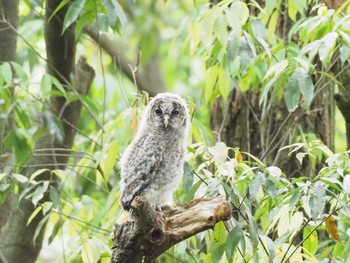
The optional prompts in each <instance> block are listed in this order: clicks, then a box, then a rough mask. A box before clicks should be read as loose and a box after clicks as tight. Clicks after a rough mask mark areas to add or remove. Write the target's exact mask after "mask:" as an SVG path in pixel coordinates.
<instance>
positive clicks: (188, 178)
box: [182, 162, 193, 193]
mask: <svg viewBox="0 0 350 263" xmlns="http://www.w3.org/2000/svg"><path fill="white" fill-rule="evenodd" d="M192 185H193V169H192V167H191V165H190V164H189V163H188V162H185V164H184V176H183V177H182V188H183V190H184V192H185V193H187V192H188V191H189V190H190V189H191V187H192Z"/></svg>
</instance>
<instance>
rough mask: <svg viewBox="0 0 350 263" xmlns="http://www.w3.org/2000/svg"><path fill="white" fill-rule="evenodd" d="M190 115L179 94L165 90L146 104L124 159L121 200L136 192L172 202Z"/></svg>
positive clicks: (128, 200)
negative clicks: (165, 91)
mask: <svg viewBox="0 0 350 263" xmlns="http://www.w3.org/2000/svg"><path fill="white" fill-rule="evenodd" d="M189 127H190V118H189V114H188V109H187V106H186V102H185V101H184V100H183V99H182V98H181V97H180V96H178V95H175V94H172V93H161V94H158V95H157V96H155V97H154V98H153V99H152V100H151V101H150V103H149V104H148V105H147V106H146V108H145V110H144V112H143V115H142V119H141V122H140V125H139V127H138V131H137V133H136V136H135V138H134V140H133V141H132V142H131V144H130V145H129V146H128V148H127V149H126V150H125V152H124V154H123V156H122V158H121V160H120V166H121V182H120V189H121V204H122V206H123V208H124V209H125V210H129V209H130V204H131V202H132V200H133V199H134V198H135V197H136V196H139V195H141V196H144V197H146V198H147V200H148V201H149V202H150V204H151V205H152V206H153V207H154V208H156V209H158V210H159V209H160V208H161V207H162V206H165V205H167V206H169V205H171V203H172V201H173V194H174V192H175V190H176V188H177V186H178V183H179V181H180V179H181V176H182V174H183V166H184V156H185V152H186V140H187V134H188V131H189Z"/></svg>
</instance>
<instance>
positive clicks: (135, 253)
mask: <svg viewBox="0 0 350 263" xmlns="http://www.w3.org/2000/svg"><path fill="white" fill-rule="evenodd" d="M131 207H132V209H131V212H130V217H131V218H132V221H126V222H125V223H124V224H122V225H116V228H115V229H114V237H115V238H114V240H113V247H112V259H111V263H119V262H135V263H139V262H145V263H151V262H153V261H154V260H155V259H156V258H157V257H158V256H160V255H161V254H162V253H164V252H165V251H166V250H168V249H169V248H171V247H172V246H174V245H175V244H177V243H179V242H181V241H182V240H185V239H187V238H189V237H191V236H193V235H196V234H198V233H200V232H202V231H205V230H208V229H213V228H214V226H215V224H216V223H218V222H220V221H226V220H228V219H230V218H231V216H232V211H233V209H232V206H231V204H230V202H229V201H226V200H225V198H224V197H222V196H218V197H214V198H201V199H195V200H193V201H191V202H190V203H188V204H186V205H185V206H182V207H177V208H176V209H175V210H171V211H170V212H169V213H167V212H166V214H164V213H163V212H157V211H155V210H154V209H153V208H152V207H151V205H150V204H149V202H148V201H147V199H146V198H145V197H143V196H137V197H136V198H135V199H134V200H133V202H132V203H131Z"/></svg>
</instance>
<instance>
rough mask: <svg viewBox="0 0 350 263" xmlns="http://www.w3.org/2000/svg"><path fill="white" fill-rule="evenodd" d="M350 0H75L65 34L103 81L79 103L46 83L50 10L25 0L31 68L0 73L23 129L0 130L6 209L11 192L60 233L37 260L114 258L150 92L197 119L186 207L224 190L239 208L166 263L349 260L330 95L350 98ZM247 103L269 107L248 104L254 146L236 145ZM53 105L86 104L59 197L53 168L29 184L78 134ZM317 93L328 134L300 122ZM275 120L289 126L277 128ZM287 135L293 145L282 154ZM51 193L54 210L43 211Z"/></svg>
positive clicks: (6, 113)
mask: <svg viewBox="0 0 350 263" xmlns="http://www.w3.org/2000/svg"><path fill="white" fill-rule="evenodd" d="M348 2H349V1H342V2H341V3H340V5H339V6H330V5H327V4H328V3H323V2H319V1H299V0H289V1H272V0H269V1H246V2H245V1H236V0H225V1H203V0H200V1H187V0H174V1H151V0H142V1H141V0H140V1H139V0H136V1H129V0H124V1H117V0H75V1H72V2H70V1H65V0H63V1H62V4H61V5H60V6H58V8H57V11H58V10H59V9H60V8H62V7H64V6H66V5H69V8H68V11H67V14H66V16H65V19H64V21H63V23H64V30H65V29H67V28H69V26H70V25H72V24H73V23H76V28H75V31H76V50H77V51H76V55H77V58H78V57H79V56H81V55H82V56H85V57H86V58H87V61H88V63H89V64H90V65H91V66H92V67H93V68H94V70H95V73H96V75H95V78H94V81H93V84H92V86H91V89H90V91H89V93H88V95H87V96H81V97H78V96H77V95H76V94H74V93H73V92H71V91H66V90H65V88H64V87H63V86H62V85H61V84H60V83H59V82H58V80H57V79H56V78H54V77H52V76H50V75H48V74H47V73H46V67H47V65H46V58H45V55H44V54H45V41H44V34H45V31H44V30H43V28H44V23H45V19H44V17H45V8H44V2H43V1H41V0H23V1H20V5H19V19H20V21H19V27H18V29H17V32H18V42H17V59H16V60H15V61H8V62H3V63H2V64H1V66H0V83H1V86H0V110H1V111H0V114H1V116H0V120H1V121H2V122H3V123H5V122H7V121H8V120H9V118H10V116H13V120H14V124H13V125H12V127H13V129H11V130H10V131H6V133H5V129H2V131H1V164H0V203H3V202H4V201H5V199H6V197H7V196H8V194H9V193H10V192H13V193H15V194H17V195H18V196H19V199H20V200H21V198H27V199H30V200H31V201H32V202H33V204H34V205H35V206H36V209H35V210H34V212H33V213H32V214H31V216H30V217H29V218H28V224H29V223H31V222H32V220H33V219H34V218H35V217H36V215H37V214H38V213H42V214H43V219H42V220H41V221H40V222H39V223H38V225H37V229H38V230H37V231H36V233H35V235H34V240H35V239H36V237H37V234H39V231H40V230H41V229H42V227H45V224H46V223H47V227H46V232H45V233H46V234H45V239H44V244H43V248H42V250H41V253H40V256H39V259H38V262H109V260H110V252H111V250H110V246H111V232H112V229H113V224H114V223H115V222H116V221H117V222H123V221H124V220H125V213H123V212H122V210H121V207H120V206H119V185H118V183H119V167H118V161H119V157H120V156H121V154H122V152H123V150H124V149H125V148H126V146H127V145H128V144H129V143H130V141H131V139H132V135H133V134H135V131H136V129H137V122H138V120H139V116H140V112H141V111H142V109H143V108H144V105H145V104H146V103H147V101H148V100H149V97H148V95H147V93H145V91H147V92H148V93H149V94H150V95H151V96H152V95H155V94H156V93H158V92H163V91H170V92H175V93H178V94H180V95H181V96H183V97H184V98H186V100H187V101H188V103H189V107H190V109H191V112H192V130H191V138H189V147H188V156H187V162H186V165H185V171H184V177H183V180H182V183H181V185H180V186H179V188H178V190H177V192H176V193H175V195H176V202H177V203H178V204H182V203H186V202H188V201H190V200H192V199H193V198H198V197H207V196H215V195H218V194H221V195H225V196H226V197H227V198H228V199H229V200H230V201H231V202H232V204H233V205H234V207H235V211H236V212H235V214H234V217H233V218H232V220H231V221H230V222H227V223H226V224H223V223H220V224H218V225H216V227H215V229H214V230H212V231H207V232H205V233H201V234H199V235H197V236H195V237H192V238H190V239H188V240H186V241H183V242H181V243H180V244H178V245H176V246H174V247H173V248H171V249H170V250H169V251H167V252H166V253H165V254H164V255H163V256H162V257H161V258H160V259H158V261H159V262H169V263H171V262H347V261H348V260H350V252H349V251H350V238H349V236H350V220H349V218H350V207H349V201H350V198H349V194H350V159H349V152H348V151H346V150H347V149H348V146H347V143H346V140H347V137H346V136H347V134H346V128H345V127H346V124H347V123H346V121H345V120H346V118H348V119H349V118H350V117H347V116H344V112H343V114H342V113H341V112H340V111H339V110H338V108H337V107H336V106H335V102H334V100H333V98H332V96H331V95H330V94H333V95H334V94H339V91H341V92H340V94H343V93H345V92H348V93H349V86H348V84H347V83H346V81H345V80H346V79H347V78H346V76H345V77H341V76H340V75H339V74H343V75H344V74H348V64H349V54H350V35H349V33H350V16H349V12H348ZM94 30H95V31H94ZM96 32H97V34H96ZM57 52H63V51H60V50H58V51H57ZM11 68H12V70H11ZM13 71H14V72H13ZM131 71H133V74H130V72H131ZM337 73H339V74H338V75H337ZM53 84H54V85H55V86H56V87H57V89H55V90H54V89H52V85H53ZM12 86H15V87H16V91H15V94H11V92H10V87H12ZM326 91H327V92H328V93H327V92H326ZM236 94H256V100H255V104H254V103H253V102H251V100H250V99H247V100H243V104H244V105H245V106H246V107H247V108H249V109H250V111H251V112H250V113H249V114H251V115H252V116H251V117H247V118H246V119H245V120H246V121H243V123H241V124H237V123H235V125H236V126H237V127H238V128H240V127H241V126H239V125H243V126H244V125H246V124H247V125H248V123H249V120H250V118H255V119H258V122H259V125H260V126H259V129H255V128H254V127H253V125H252V128H251V129H248V130H247V131H246V136H247V137H248V138H250V139H247V140H249V147H245V146H244V145H240V144H235V142H233V143H232V141H230V140H229V139H230V137H232V138H231V139H234V137H235V136H237V133H234V134H231V135H223V133H224V131H225V130H227V129H229V128H227V127H226V126H227V125H230V124H231V123H232V122H231V121H228V122H227V120H228V118H229V117H227V116H228V115H229V114H228V113H227V112H226V115H227V116H226V115H225V111H229V110H232V109H233V111H234V109H235V107H236V106H237V105H238V106H237V108H239V107H243V106H242V105H241V104H236V101H235V100H234V97H235V96H236ZM53 95H60V96H64V97H65V98H66V99H67V100H68V101H69V102H73V101H76V100H81V101H82V103H83V110H82V113H81V117H80V119H79V123H78V125H77V127H76V130H77V134H76V137H75V140H74V146H73V148H72V151H71V152H67V154H69V157H70V158H69V161H68V165H67V167H66V169H64V170H61V169H58V168H57V169H52V170H50V171H49V172H50V173H51V174H52V175H55V176H58V177H59V178H60V179H61V185H60V187H59V190H57V189H56V188H54V187H52V186H51V185H50V184H49V183H48V181H44V180H39V179H37V178H40V175H41V174H42V173H44V172H47V171H48V170H47V169H46V168H45V169H40V168H41V167H40V165H38V167H37V168H38V169H37V170H36V171H35V172H34V173H32V174H30V176H24V175H23V174H21V169H22V168H23V167H26V166H30V165H31V164H30V162H29V161H30V159H31V158H35V157H37V156H39V155H40V154H41V153H40V151H38V150H35V145H36V144H37V142H38V140H40V138H42V136H43V134H50V136H52V137H53V138H55V139H57V140H62V137H64V134H63V132H62V124H61V123H60V120H59V119H58V118H57V117H56V116H55V115H54V114H53V113H52V111H51V109H50V98H51V97H52V96H53ZM317 96H319V97H323V99H324V100H326V101H327V102H329V103H331V102H332V101H333V102H332V106H331V107H330V109H331V114H330V116H331V117H330V118H328V119H322V117H324V116H323V115H322V114H323V112H320V114H319V115H322V116H321V117H320V120H321V121H319V119H317V120H318V122H319V125H320V127H323V126H324V127H326V126H327V128H325V130H331V131H332V135H331V136H330V139H328V137H327V139H324V138H322V134H319V132H322V131H320V130H322V128H321V129H320V128H319V127H314V129H315V130H312V129H309V127H308V126H307V125H304V124H302V122H303V121H304V119H302V118H303V117H304V116H311V115H312V114H313V113H314V112H317V109H318V107H320V104H317V103H319V102H317V103H316V102H315V101H316V99H317ZM341 96H343V95H341ZM344 96H345V95H344ZM247 97H248V96H247ZM249 98H251V97H249ZM250 103H251V104H250ZM276 105H277V106H278V107H277V106H276ZM321 105H324V104H322V103H321ZM231 107H232V108H231ZM218 108H221V110H222V109H223V110H222V111H223V114H221V115H216V114H215V109H218ZM228 109H229V110H228ZM242 115H244V113H242V112H241V113H240V112H238V113H237V116H235V119H238V118H240V117H242ZM218 116H221V118H222V119H220V118H219V117H218ZM213 119H214V120H213ZM218 119H220V120H218ZM275 119H276V120H277V119H281V122H280V123H277V124H275V125H272V126H273V128H271V127H272V126H271V127H270V126H268V124H269V123H272V122H273V121H274V120H275ZM344 119H345V120H344ZM216 120H218V121H219V122H220V129H216V126H215V121H216ZM284 120H286V121H285V122H284ZM287 120H288V125H287V124H286V123H287ZM40 123H44V125H43V126H42V125H40ZM329 125H330V126H329ZM243 126H242V127H241V129H244V128H243ZM311 126H312V124H311ZM273 129H275V130H273ZM266 131H267V133H264V132H266ZM348 132H350V131H348ZM275 134H276V136H277V135H279V134H282V135H284V136H288V137H282V139H281V141H283V143H281V144H280V140H278V143H277V140H273V139H271V138H272V137H274V135H275ZM225 136H226V137H225ZM255 136H258V137H259V136H260V137H259V138H258V139H256V138H255ZM269 136H270V138H269V139H271V140H270V141H268V139H267V137H269ZM253 138H255V139H253ZM264 140H266V143H262V141H264ZM329 140H330V141H329ZM260 143H261V145H260ZM258 144H259V146H258ZM275 144H276V149H273V150H271V149H272V148H273V146H274V145H275ZM255 146H256V147H255ZM264 147H265V148H264ZM268 153H269V154H268ZM282 154H284V155H285V158H284V157H281V158H280V159H278V158H277V157H276V156H280V155H282ZM284 155H283V156H284ZM287 158H291V159H293V162H292V161H290V163H293V166H292V170H291V169H290V167H288V168H287V167H286V166H285V163H284V162H283V161H284V159H285V160H287ZM288 160H290V159H288ZM305 166H307V169H305ZM295 171H298V173H297V174H298V176H295V174H294V172H295ZM45 193H49V196H50V199H49V200H48V201H45V202H42V201H41V200H42V198H43V196H44V194H45Z"/></svg>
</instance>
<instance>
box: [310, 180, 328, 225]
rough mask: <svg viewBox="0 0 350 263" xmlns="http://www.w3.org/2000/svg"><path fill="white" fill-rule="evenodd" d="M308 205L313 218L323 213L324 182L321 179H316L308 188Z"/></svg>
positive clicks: (324, 201)
mask: <svg viewBox="0 0 350 263" xmlns="http://www.w3.org/2000/svg"><path fill="white" fill-rule="evenodd" d="M310 191H311V193H310V199H309V206H310V210H311V215H312V218H313V219H314V220H316V219H317V218H318V216H320V215H321V214H322V213H323V209H324V206H325V204H326V184H324V183H323V182H321V181H317V182H316V183H315V184H314V185H313V186H311V188H310Z"/></svg>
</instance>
